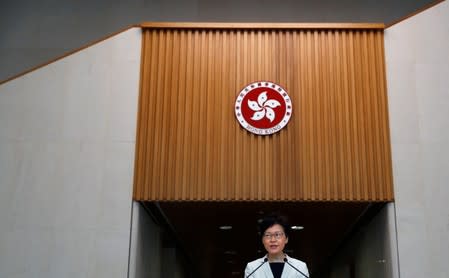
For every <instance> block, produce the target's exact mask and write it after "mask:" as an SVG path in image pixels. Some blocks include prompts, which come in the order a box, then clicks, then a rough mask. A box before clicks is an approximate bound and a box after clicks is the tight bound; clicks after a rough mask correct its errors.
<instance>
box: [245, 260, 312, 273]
mask: <svg viewBox="0 0 449 278" xmlns="http://www.w3.org/2000/svg"><path fill="white" fill-rule="evenodd" d="M266 262H268V258H265V259H263V262H262V263H261V264H260V265H259V266H258V267H256V269H254V270H253V272H251V273H250V274H249V275H248V276H246V278H248V277H249V276H251V275H253V274H254V272H256V270H258V269H259V268H260V267H261V266H262V265H263V264H264V263H266ZM307 278H309V277H307Z"/></svg>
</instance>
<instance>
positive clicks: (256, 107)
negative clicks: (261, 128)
mask: <svg viewBox="0 0 449 278" xmlns="http://www.w3.org/2000/svg"><path fill="white" fill-rule="evenodd" d="M278 106H281V104H280V103H279V101H277V100H275V99H268V97H267V92H262V93H260V94H259V96H258V97H257V102H255V101H253V100H248V107H249V108H250V109H251V110H253V111H254V115H253V116H252V117H251V120H253V121H259V120H261V119H263V118H264V117H267V118H268V119H269V120H270V122H272V121H273V120H274V118H276V113H275V112H274V110H273V108H276V107H278Z"/></svg>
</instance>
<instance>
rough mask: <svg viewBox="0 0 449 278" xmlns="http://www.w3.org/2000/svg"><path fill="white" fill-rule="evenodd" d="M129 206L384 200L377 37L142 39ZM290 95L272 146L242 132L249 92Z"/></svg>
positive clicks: (386, 179) (173, 33) (383, 103)
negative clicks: (241, 96) (277, 90)
mask: <svg viewBox="0 0 449 278" xmlns="http://www.w3.org/2000/svg"><path fill="white" fill-rule="evenodd" d="M143 33H144V35H143V40H144V41H143V43H142V51H143V53H142V59H143V60H142V73H141V75H142V76H141V94H140V100H139V122H138V126H139V127H138V136H137V147H136V166H135V167H136V170H135V187H134V194H133V196H134V199H136V200H322V201H335V200H337V201H338V200H343V201H348V200H353V201H362V200H363V201H386V200H392V198H393V192H392V177H391V154H390V142H389V131H388V115H387V99H386V82H385V68H384V67H385V63H384V53H383V34H382V31H381V30H371V29H368V30H365V29H350V30H348V29H341V30H339V29H332V30H326V29H319V30H314V29H313V28H312V29H300V30H293V29H289V30H283V29H278V30H257V29H238V30H232V28H231V29H229V30H226V29H220V30H215V29H213V28H211V29H195V28H185V29H165V28H158V29H151V28H149V29H144V32H143ZM258 80H267V81H271V82H275V83H278V84H279V85H281V86H282V87H283V88H285V89H287V91H288V93H289V95H290V98H291V100H292V105H293V116H292V118H291V120H290V123H289V124H288V125H287V127H286V128H285V129H283V130H281V131H280V132H278V133H275V134H273V135H270V136H256V135H253V134H250V133H249V132H247V131H246V130H244V129H243V128H241V127H240V126H239V124H238V122H237V121H236V119H235V116H234V101H235V99H236V96H237V94H238V92H239V91H240V90H241V89H242V88H243V87H244V86H245V85H247V84H249V83H252V82H255V81H258Z"/></svg>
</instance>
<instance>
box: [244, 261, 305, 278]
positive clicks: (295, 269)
mask: <svg viewBox="0 0 449 278" xmlns="http://www.w3.org/2000/svg"><path fill="white" fill-rule="evenodd" d="M284 262H285V263H287V264H288V265H289V266H291V267H293V268H294V269H295V270H296V271H298V272H299V273H301V274H302V276H304V277H306V278H309V276H307V275H305V274H304V273H303V272H302V271H301V270H299V269H297V268H296V267H295V266H294V265H292V264H291V263H289V261H288V260H287V258H284ZM247 278H248V277H247Z"/></svg>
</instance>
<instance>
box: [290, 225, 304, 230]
mask: <svg viewBox="0 0 449 278" xmlns="http://www.w3.org/2000/svg"><path fill="white" fill-rule="evenodd" d="M291 228H292V230H293V231H299V230H302V229H304V227H303V226H292V227H291Z"/></svg>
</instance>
